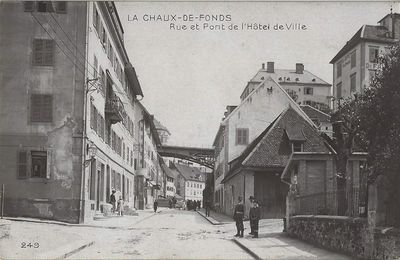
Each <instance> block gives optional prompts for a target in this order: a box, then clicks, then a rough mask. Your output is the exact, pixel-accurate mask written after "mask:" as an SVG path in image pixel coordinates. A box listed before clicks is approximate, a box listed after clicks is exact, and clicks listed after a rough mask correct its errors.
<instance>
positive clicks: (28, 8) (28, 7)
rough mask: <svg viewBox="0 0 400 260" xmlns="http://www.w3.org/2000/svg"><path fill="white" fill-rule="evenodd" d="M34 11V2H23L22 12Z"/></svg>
mask: <svg viewBox="0 0 400 260" xmlns="http://www.w3.org/2000/svg"><path fill="white" fill-rule="evenodd" d="M34 10H35V2H34V1H25V2H24V12H33V11H34Z"/></svg>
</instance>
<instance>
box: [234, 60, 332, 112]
mask: <svg viewBox="0 0 400 260" xmlns="http://www.w3.org/2000/svg"><path fill="white" fill-rule="evenodd" d="M268 77H271V78H273V79H274V80H275V81H276V82H278V83H279V84H280V85H281V86H282V88H283V89H285V90H286V92H288V93H289V96H290V97H291V98H292V99H293V100H294V101H295V102H296V103H297V104H299V105H309V106H312V107H315V108H317V109H318V110H321V111H324V112H329V110H330V103H331V100H330V97H331V85H330V84H329V83H327V82H326V81H324V80H323V79H321V78H319V77H318V76H316V75H314V74H313V73H311V72H309V71H307V70H305V69H304V65H303V64H302V63H296V67H295V68H294V69H276V68H275V63H274V62H267V67H265V64H264V63H263V64H262V67H261V69H260V70H259V71H258V72H257V74H256V75H255V76H254V77H253V78H252V79H251V80H250V81H249V82H248V83H247V86H246V87H245V88H244V90H243V92H242V94H241V96H240V99H241V100H242V101H243V100H244V99H245V98H246V97H247V96H248V95H249V94H250V93H251V92H252V91H253V90H254V89H255V88H256V87H257V86H258V85H259V84H260V83H261V82H262V81H263V80H264V79H267V78H268Z"/></svg>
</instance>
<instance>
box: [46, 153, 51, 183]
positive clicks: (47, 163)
mask: <svg viewBox="0 0 400 260" xmlns="http://www.w3.org/2000/svg"><path fill="white" fill-rule="evenodd" d="M50 174H51V151H50V150H48V151H47V158H46V179H50Z"/></svg>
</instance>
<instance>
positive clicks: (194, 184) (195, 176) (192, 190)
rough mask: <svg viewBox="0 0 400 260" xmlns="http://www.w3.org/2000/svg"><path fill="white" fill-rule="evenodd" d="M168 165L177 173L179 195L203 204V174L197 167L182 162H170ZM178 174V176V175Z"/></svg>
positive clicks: (204, 180) (204, 181)
mask: <svg viewBox="0 0 400 260" xmlns="http://www.w3.org/2000/svg"><path fill="white" fill-rule="evenodd" d="M170 167H171V168H172V169H173V170H175V171H176V172H177V173H178V177H177V178H178V179H179V180H180V182H179V187H180V193H178V194H179V195H180V196H182V197H183V198H184V199H185V200H186V201H187V200H192V201H193V200H196V201H200V202H201V205H203V190H204V189H205V183H206V179H205V174H204V173H203V172H201V171H200V170H199V168H198V167H193V166H189V165H188V164H183V163H172V162H171V164H170ZM179 176H180V177H179Z"/></svg>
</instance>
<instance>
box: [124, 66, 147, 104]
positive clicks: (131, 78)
mask: <svg viewBox="0 0 400 260" xmlns="http://www.w3.org/2000/svg"><path fill="white" fill-rule="evenodd" d="M125 75H126V77H127V78H128V82H129V83H130V85H132V87H133V91H134V93H135V94H136V95H139V96H142V97H143V92H142V88H141V87H140V83H139V79H138V77H137V75H136V71H135V68H134V67H133V66H132V65H131V64H128V65H127V66H126V67H125Z"/></svg>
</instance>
